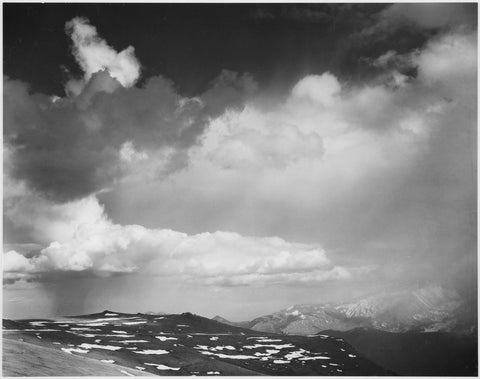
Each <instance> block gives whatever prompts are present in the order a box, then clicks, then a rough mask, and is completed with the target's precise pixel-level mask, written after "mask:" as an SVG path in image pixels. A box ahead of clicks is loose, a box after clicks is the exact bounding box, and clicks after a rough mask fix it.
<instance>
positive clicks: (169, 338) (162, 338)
mask: <svg viewBox="0 0 480 379" xmlns="http://www.w3.org/2000/svg"><path fill="white" fill-rule="evenodd" d="M155 338H156V339H158V340H160V341H162V342H164V341H168V340H172V341H176V340H178V338H175V337H163V336H160V337H159V336H156V337H155Z"/></svg>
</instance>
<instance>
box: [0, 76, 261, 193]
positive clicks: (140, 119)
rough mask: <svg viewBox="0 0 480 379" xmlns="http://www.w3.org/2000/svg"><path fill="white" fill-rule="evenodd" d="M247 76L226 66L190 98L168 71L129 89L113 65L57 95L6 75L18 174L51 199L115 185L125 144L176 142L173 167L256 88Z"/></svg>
mask: <svg viewBox="0 0 480 379" xmlns="http://www.w3.org/2000/svg"><path fill="white" fill-rule="evenodd" d="M255 86H256V85H255V82H254V80H253V79H252V78H251V77H250V76H248V75H243V76H239V75H237V74H235V73H233V72H228V71H225V72H223V73H221V75H220V76H219V77H218V79H216V80H215V81H214V82H213V83H212V88H211V89H209V90H207V91H206V92H205V93H204V94H202V95H201V96H199V97H198V98H184V97H182V96H181V95H180V94H178V93H177V92H176V91H175V87H174V85H173V83H172V82H170V81H169V80H167V79H165V78H163V77H159V76H157V77H153V78H150V79H148V80H147V81H146V82H145V84H144V85H143V86H142V87H141V88H138V87H131V88H123V87H122V86H121V85H120V84H119V83H118V82H117V81H116V80H115V79H113V78H112V77H110V75H109V74H108V73H107V72H106V71H100V72H97V73H95V74H93V75H92V77H91V78H90V80H89V81H88V82H87V83H86V85H85V87H84V88H83V90H82V92H81V93H80V94H79V96H78V97H75V98H63V99H57V100H52V99H51V98H49V97H48V96H46V95H43V94H31V93H29V90H28V86H27V85H26V84H25V83H22V82H19V81H12V80H10V79H8V78H5V79H4V125H5V126H4V139H5V143H7V144H8V145H9V146H10V147H11V148H12V168H11V170H12V175H13V176H14V177H15V178H16V179H20V180H25V181H26V182H27V183H28V184H29V185H30V186H31V187H32V188H33V189H35V190H37V191H39V192H41V193H43V194H45V195H46V196H47V197H49V198H51V199H56V200H58V201H67V200H71V199H75V198H81V197H84V196H86V195H88V194H90V193H93V192H96V191H99V190H101V189H102V188H104V187H108V185H109V184H111V183H112V181H113V180H114V179H115V178H117V177H119V175H120V174H121V168H120V164H119V151H120V149H121V146H122V145H123V144H124V143H126V142H131V143H132V144H133V145H134V146H135V149H137V150H139V151H146V152H148V151H151V150H157V149H162V148H167V147H168V148H170V149H173V150H174V151H175V152H178V154H173V155H172V158H173V160H172V161H171V162H170V163H169V167H170V168H169V170H170V171H171V170H172V169H174V168H179V167H184V166H185V165H186V164H187V162H186V161H185V159H180V158H181V157H182V153H181V152H182V151H183V150H184V149H187V148H188V147H189V146H191V145H193V144H195V142H196V140H197V138H198V136H199V135H200V134H201V133H202V131H203V129H204V127H205V125H206V123H207V122H208V120H209V119H210V118H212V117H216V116H218V115H219V114H221V113H222V112H223V111H224V110H225V109H226V108H228V107H239V106H242V104H243V102H244V100H245V99H246V98H247V97H248V96H250V95H251V94H252V92H253V91H255V88H256V87H255Z"/></svg>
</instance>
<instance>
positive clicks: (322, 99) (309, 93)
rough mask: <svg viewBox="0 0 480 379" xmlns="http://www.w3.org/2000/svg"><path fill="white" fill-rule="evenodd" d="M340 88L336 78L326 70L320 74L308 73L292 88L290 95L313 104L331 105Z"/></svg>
mask: <svg viewBox="0 0 480 379" xmlns="http://www.w3.org/2000/svg"><path fill="white" fill-rule="evenodd" d="M340 90H341V87H340V83H339V82H338V80H337V78H336V77H335V76H333V75H332V74H330V73H329V72H326V73H324V74H322V75H310V76H307V77H305V78H303V79H301V80H300V81H299V82H298V83H297V84H295V87H293V89H292V96H293V97H294V98H298V99H300V100H302V99H306V100H309V101H311V102H313V103H315V104H318V105H323V106H331V105H333V103H334V102H335V100H336V99H335V98H336V96H337V95H338V94H339V92H340Z"/></svg>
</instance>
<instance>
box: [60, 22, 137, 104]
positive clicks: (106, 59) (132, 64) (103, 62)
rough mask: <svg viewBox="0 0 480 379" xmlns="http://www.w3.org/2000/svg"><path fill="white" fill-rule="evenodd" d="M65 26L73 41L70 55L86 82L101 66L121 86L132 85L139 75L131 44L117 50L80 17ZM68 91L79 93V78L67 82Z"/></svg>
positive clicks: (101, 69)
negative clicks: (72, 56) (78, 66)
mask: <svg viewBox="0 0 480 379" xmlns="http://www.w3.org/2000/svg"><path fill="white" fill-rule="evenodd" d="M65 30H66V32H67V34H68V35H69V36H70V38H71V39H72V42H73V47H72V51H73V55H74V56H75V59H76V61H77V62H78V64H79V65H80V67H81V68H82V70H83V72H84V78H83V82H84V83H88V81H89V80H90V78H91V77H92V75H93V74H94V73H96V72H98V71H103V70H106V71H108V73H109V74H110V76H111V77H112V78H115V79H116V80H117V81H118V82H119V83H120V84H121V85H122V86H123V87H131V86H132V85H134V84H135V82H136V81H137V80H138V78H139V77H140V62H139V61H138V60H137V58H136V57H135V50H134V48H133V46H128V47H127V48H126V49H125V50H123V51H121V52H119V53H117V52H116V51H115V49H114V48H112V47H111V46H109V45H108V44H107V42H106V41H105V40H103V39H102V38H100V37H99V35H98V33H97V29H96V28H95V27H94V26H92V25H90V23H89V21H88V19H86V18H83V17H76V18H74V19H72V20H71V21H68V22H67V23H66V24H65ZM67 91H68V92H71V93H72V94H74V95H79V94H80V93H81V85H79V82H78V81H71V82H69V83H68V84H67Z"/></svg>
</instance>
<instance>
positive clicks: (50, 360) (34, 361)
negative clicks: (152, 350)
mask: <svg viewBox="0 0 480 379" xmlns="http://www.w3.org/2000/svg"><path fill="white" fill-rule="evenodd" d="M60 375H61V376H142V375H148V374H146V373H143V372H142V371H140V370H136V369H131V368H128V367H123V366H119V365H112V364H109V363H105V362H101V361H98V360H96V359H91V358H87V357H77V356H74V355H72V354H64V353H63V352H61V351H59V350H57V349H53V348H49V347H44V346H39V345H34V344H31V343H28V342H21V341H14V340H11V339H5V340H4V343H3V363H2V376H60Z"/></svg>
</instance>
